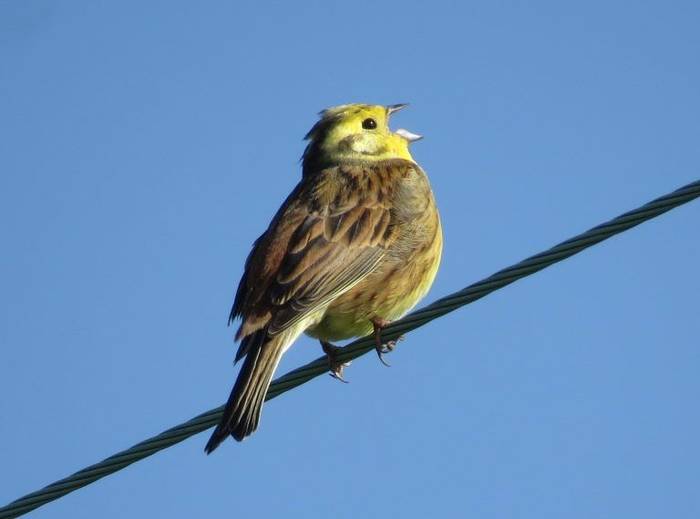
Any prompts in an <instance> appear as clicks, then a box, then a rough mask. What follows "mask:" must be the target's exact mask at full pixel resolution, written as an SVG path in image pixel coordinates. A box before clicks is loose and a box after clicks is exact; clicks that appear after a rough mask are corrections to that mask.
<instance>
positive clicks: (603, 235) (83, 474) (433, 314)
mask: <svg viewBox="0 0 700 519" xmlns="http://www.w3.org/2000/svg"><path fill="white" fill-rule="evenodd" d="M699 196H700V180H698V181H696V182H693V183H692V184H688V185H687V186H685V187H682V188H680V189H678V190H676V191H673V192H672V193H669V194H667V195H665V196H662V197H660V198H657V199H656V200H653V201H651V202H649V203H647V204H645V205H643V206H641V207H639V208H637V209H635V210H633V211H630V212H628V213H625V214H623V215H620V216H618V217H617V218H614V219H612V220H610V221H608V222H606V223H603V224H601V225H598V226H597V227H593V228H592V229H590V230H588V231H586V232H584V233H582V234H579V235H578V236H575V237H573V238H571V239H569V240H566V241H564V242H562V243H560V244H559V245H556V246H554V247H552V248H551V249H549V250H546V251H544V252H541V253H539V254H535V255H534V256H531V257H529V258H527V259H525V260H523V261H521V262H520V263H516V264H515V265H512V266H510V267H508V268H505V269H503V270H499V271H498V272H496V273H495V274H493V275H491V276H489V277H487V278H486V279H483V280H481V281H478V282H476V283H474V284H473V285H469V286H468V287H466V288H464V289H462V290H460V291H458V292H455V293H453V294H450V295H448V296H446V297H443V298H442V299H438V300H437V301H435V302H434V303H432V304H430V305H428V306H426V307H425V308H422V309H421V310H418V311H416V312H413V313H411V314H409V315H407V316H406V317H404V318H403V319H401V320H399V321H396V322H394V323H392V324H391V325H390V326H388V327H387V328H385V329H384V330H383V331H382V337H383V338H384V339H386V340H392V339H396V338H398V337H399V336H400V335H402V334H404V333H406V332H409V331H411V330H415V329H416V328H418V327H420V326H423V325H424V324H426V323H429V322H430V321H432V320H433V319H437V318H438V317H440V316H443V315H445V314H447V313H449V312H452V311H454V310H456V309H457V308H460V307H462V306H464V305H467V304H469V303H472V302H474V301H476V300H477V299H481V298H482V297H484V296H486V295H488V294H490V293H491V292H493V291H495V290H498V289H499V288H503V287H504V286H506V285H509V284H511V283H513V282H514V281H517V280H519V279H520V278H523V277H525V276H529V275H531V274H534V273H535V272H538V271H540V270H542V269H544V268H546V267H549V266H550V265H553V264H554V263H557V262H559V261H562V260H564V259H566V258H568V257H570V256H573V255H574V254H578V253H579V252H581V251H582V250H584V249H587V248H588V247H591V246H592V245H595V244H597V243H600V242H601V241H603V240H606V239H608V238H610V237H611V236H614V235H616V234H619V233H621V232H624V231H626V230H627V229H630V228H632V227H634V226H636V225H639V224H640V223H642V222H645V221H647V220H650V219H652V218H655V217H657V216H659V215H661V214H663V213H665V212H666V211H669V210H671V209H673V208H674V207H678V206H680V205H682V204H685V203H687V202H690V201H691V200H693V199H695V198H697V197H699ZM373 349H374V340H373V338H370V337H364V338H362V339H358V340H356V341H355V342H353V343H351V344H349V345H348V346H346V347H345V348H343V349H342V351H341V353H340V354H339V360H342V361H348V360H352V359H354V358H357V357H359V356H360V355H363V354H365V353H367V352H368V351H370V350H373ZM327 371H328V362H327V360H326V357H320V358H318V359H316V360H315V361H313V362H310V363H308V364H306V365H304V366H302V367H300V368H297V369H295V370H293V371H290V372H289V373H287V374H286V375H284V376H282V377H280V378H278V379H277V380H275V381H274V382H273V383H272V385H271V386H270V389H269V391H268V393H267V397H266V399H267V400H269V399H271V398H275V397H276V396H278V395H281V394H282V393H284V392H286V391H289V390H290V389H293V388H295V387H297V386H299V385H301V384H303V383H305V382H307V381H309V380H311V379H312V378H315V377H317V376H319V375H322V374H324V373H326V372H327ZM222 411H223V406H222V407H218V408H216V409H212V410H210V411H207V412H206V413H202V414H200V415H199V416H196V417H194V418H192V419H191V420H189V421H187V422H185V423H183V424H180V425H177V426H175V427H173V428H171V429H168V430H167V431H164V432H162V433H160V434H159V435H157V436H154V437H152V438H149V439H147V440H144V441H142V442H141V443H137V444H136V445H134V446H133V447H130V448H129V449H126V450H124V451H121V452H119V453H117V454H114V455H113V456H110V457H109V458H106V459H104V460H102V461H100V462H99V463H96V464H94V465H90V466H89V467H86V468H84V469H82V470H80V471H78V472H76V473H75V474H73V475H71V476H68V477H67V478H64V479H61V480H59V481H56V482H55V483H51V484H50V485H48V486H46V487H44V488H42V489H41V490H37V491H36V492H32V493H31V494H27V495H26V496H24V497H21V498H19V499H17V500H16V501H13V502H12V503H10V504H8V505H7V506H5V507H3V508H0V519H6V518H11V517H19V516H20V515H23V514H26V513H27V512H30V511H31V510H34V509H35V508H38V507H40V506H42V505H45V504H46V503H48V502H50V501H53V500H54V499H58V498H59V497H62V496H64V495H66V494H68V493H70V492H73V491H74V490H77V489H79V488H80V487H83V486H85V485H89V484H90V483H93V482H94V481H97V480H98V479H100V478H103V477H105V476H108V475H109V474H112V473H114V472H116V471H118V470H121V469H123V468H124V467H127V466H129V465H131V464H132V463H134V462H136V461H139V460H141V459H143V458H146V457H148V456H150V455H151V454H155V453H156V452H158V451H160V450H162V449H165V448H167V447H170V446H172V445H175V444H176V443H179V442H181V441H182V440H185V439H187V438H189V437H190V436H193V435H195V434H197V433H199V432H202V431H204V430H206V429H209V428H210V427H213V426H214V425H216V424H217V423H218V422H219V419H220V418H221V413H222Z"/></svg>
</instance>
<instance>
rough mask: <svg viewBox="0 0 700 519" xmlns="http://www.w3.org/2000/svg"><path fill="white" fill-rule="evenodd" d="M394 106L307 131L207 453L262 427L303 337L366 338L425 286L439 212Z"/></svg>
mask: <svg viewBox="0 0 700 519" xmlns="http://www.w3.org/2000/svg"><path fill="white" fill-rule="evenodd" d="M396 109H398V108H392V107H388V108H385V107H378V106H372V105H345V106H342V107H337V108H334V109H330V110H327V111H326V112H324V113H323V114H322V118H321V120H320V121H319V123H317V124H316V126H314V128H313V129H312V131H311V132H310V134H309V136H307V138H309V139H310V143H309V146H308V147H307V150H306V152H305V154H304V164H303V178H302V180H301V182H300V183H299V184H298V185H297V186H296V188H295V189H294V190H293V191H292V193H291V194H290V195H289V197H288V198H287V200H286V201H285V202H284V204H283V205H282V207H281V208H280V209H279V211H278V212H277V214H276V215H275V217H274V218H273V220H272V222H271V223H270V226H269V228H268V229H267V231H266V232H265V233H263V235H262V236H260V238H259V239H258V240H257V241H256V242H255V244H254V246H253V250H252V251H251V253H250V255H249V257H248V260H247V261H246V266H245V273H244V275H243V278H242V279H241V282H240V284H239V287H238V290H237V293H236V297H235V301H234V304H233V308H232V310H231V315H230V320H234V319H235V318H237V317H240V318H241V319H242V323H241V326H240V328H239V329H238V332H237V334H236V338H237V339H239V340H241V345H240V347H239V350H238V353H237V354H236V360H237V361H238V360H240V359H241V358H242V357H245V361H244V363H243V366H242V368H241V372H240V374H239V376H238V379H237V380H236V383H235V385H234V387H233V390H232V392H231V397H230V398H229V401H228V403H227V405H226V408H225V411H224V415H223V418H222V421H221V423H220V424H219V425H218V426H217V428H216V430H215V431H214V433H213V434H212V437H211V438H210V440H209V442H208V444H207V446H206V451H207V452H208V453H209V452H211V451H213V450H214V449H215V448H216V447H217V446H218V445H219V444H220V443H221V441H223V439H225V438H226V436H228V435H229V434H230V435H232V436H233V437H234V438H235V439H237V440H242V439H243V438H245V437H246V436H248V435H249V434H251V433H252V432H253V431H254V430H255V429H256V427H257V425H258V421H259V416H260V409H261V407H262V403H263V401H264V397H265V394H266V393H267V389H268V387H269V384H270V381H271V379H272V375H273V373H274V371H275V369H276V367H277V364H278V363H279V360H280V358H281V356H282V354H283V353H284V351H286V349H287V348H288V347H289V346H290V345H291V344H292V343H293V342H294V340H295V339H296V338H297V337H298V336H299V335H300V334H301V333H302V332H306V333H307V334H308V335H311V336H313V337H317V338H319V339H320V340H321V341H322V342H324V343H325V342H328V341H336V340H342V339H347V338H350V337H354V336H362V335H367V334H369V333H371V332H372V330H373V329H375V324H373V323H377V322H386V321H391V320H394V319H397V318H399V317H401V316H402V315H404V314H405V313H406V312H407V311H408V310H410V309H411V308H412V307H413V306H414V305H415V304H416V303H417V302H418V300H419V299H420V298H421V297H423V296H424V295H425V293H426V292H427V290H428V289H429V288H430V285H431V284H432V281H433V279H434V277H435V273H436V272H437V268H438V264H439V261H440V254H441V250H442V234H441V229H440V219H439V216H438V213H437V209H436V206H435V200H434V197H433V194H432V191H431V189H430V185H429V183H428V179H427V177H426V175H425V173H424V172H423V171H422V169H421V168H420V167H419V166H418V165H417V164H416V163H415V162H414V161H413V160H412V158H411V156H410V154H409V153H408V143H409V142H410V141H411V140H413V139H412V137H417V136H413V135H412V134H410V133H408V132H405V131H403V132H404V133H401V131H399V132H397V133H392V132H390V131H389V130H388V124H387V122H388V117H389V115H390V114H391V112H392V111H395V110H396ZM370 118H371V119H372V120H374V121H375V124H374V127H372V128H366V126H372V125H371V124H369V123H367V120H368V119H370ZM324 349H325V348H324Z"/></svg>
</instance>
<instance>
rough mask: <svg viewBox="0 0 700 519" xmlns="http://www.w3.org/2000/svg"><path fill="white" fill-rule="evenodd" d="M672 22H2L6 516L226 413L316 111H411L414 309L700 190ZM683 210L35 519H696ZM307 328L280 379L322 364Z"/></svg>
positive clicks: (339, 16) (633, 17)
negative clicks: (257, 287)
mask: <svg viewBox="0 0 700 519" xmlns="http://www.w3.org/2000/svg"><path fill="white" fill-rule="evenodd" d="M699 25H700V10H699V8H698V6H697V3H695V2H671V3H668V2H660V1H658V2H609V1H606V2H585V3H581V2H577V3H573V2H537V3H532V2H530V3H528V2H487V1H478V2H468V3H464V2H430V3H427V2H411V1H407V0H404V1H397V2H385V3H381V4H377V3H375V2H362V1H356V2H347V1H342V2H341V1H323V2H320V1H318V2H304V3H300V2H277V3H269V4H267V5H263V4H262V3H257V2H245V3H244V2H225V1H211V2H204V3H198V2H183V1H167V2H166V1H160V2H136V1H120V2H104V1H75V2H54V1H49V0H44V1H37V0H11V1H9V0H3V1H0V121H1V122H0V174H1V177H0V226H1V227H2V231H1V236H2V254H0V287H1V290H0V347H1V348H2V350H1V351H2V360H1V362H0V391H2V397H1V398H0V415H1V416H2V420H0V445H1V447H0V504H5V503H7V502H9V501H10V500H12V499H14V498H16V497H19V496H20V495H23V494H24V493H26V492H29V491H32V490H35V489H37V488H39V487H41V486H43V485H45V484H46V483H49V482H51V481H54V480H55V479H58V478H60V477H63V476H66V475H68V474H69V473H71V472H73V471H75V470H77V469H80V468H82V467H83V466H85V465H88V464H91V463H93V462H96V461H98V460H100V459H102V458H104V457H106V456H108V455H110V454H112V453H114V452H116V451H118V450H120V449H122V448H125V447H128V446H130V445H132V444H134V443H136V442H138V441H140V440H142V439H144V438H146V437H148V436H151V435H152V434H155V433H158V432H160V431H161V430H163V429H165V428H167V427H170V426H172V425H175V424H177V423H180V422H182V421H184V420H186V419H189V418H190V417H192V416H194V415H196V414H198V413H200V412H202V411H204V410H207V409H210V408H212V407H215V406H217V405H219V404H221V403H222V402H223V400H224V399H225V398H226V396H227V395H228V392H229V389H230V386H231V384H232V382H233V380H234V377H235V373H236V372H235V369H234V367H233V366H232V361H233V355H234V352H235V345H234V343H233V340H232V329H230V328H227V327H226V317H227V314H228V311H229V308H230V304H231V301H232V298H233V293H234V289H235V286H236V284H237V282H238V279H239V276H240V274H241V272H242V267H243V261H244V259H245V256H246V254H247V251H248V250H249V247H250V244H251V242H252V241H253V240H254V239H255V238H256V237H257V236H258V234H259V233H260V232H261V231H263V230H264V228H265V227H266V226H267V224H268V221H269V219H270V217H271V215H272V214H273V212H274V211H275V210H276V209H277V207H278V205H279V204H280V202H281V201H282V200H283V198H284V197H285V196H286V194H287V193H288V192H289V191H290V189H291V188H292V187H293V185H294V184H295V183H296V182H297V180H298V178H299V177H300V170H299V165H298V158H299V156H300V155H301V152H302V150H303V143H302V141H301V138H302V136H303V135H304V133H305V132H306V131H307V130H308V129H309V127H310V126H311V125H312V124H313V122H314V121H315V118H316V112H317V111H318V110H319V109H321V108H324V107H326V106H329V105H334V104H339V103H346V102H358V101H365V102H376V103H387V104H390V103H400V102H409V103H411V107H410V109H408V110H405V111H404V112H402V113H401V114H400V116H396V118H395V121H394V124H395V126H396V127H398V126H402V127H405V128H408V129H409V130H411V131H414V132H417V133H421V134H424V135H425V136H426V138H425V140H423V141H421V142H420V143H418V144H416V145H415V147H414V156H415V157H416V159H417V160H418V161H419V162H420V163H421V164H422V165H423V166H424V168H425V169H426V170H427V172H428V174H429V175H430V178H431V181H432V183H433V186H434V189H435V192H436V196H437V199H438V202H439V206H440V209H441V211H442V215H443V220H444V227H445V250H444V256H443V258H444V259H443V264H442V268H441V271H440V273H439V275H438V278H437V281H436V283H435V285H434V287H433V290H432V291H431V293H430V294H429V296H428V298H427V299H426V302H427V301H430V300H433V299H435V298H437V297H439V296H442V295H445V294H447V293H449V292H451V291H454V290H456V289H459V288H461V287H463V286H466V285H467V284H469V283H471V282H473V281H476V280H478V279H480V278H482V277H484V276H486V275H488V274H491V273H492V272H494V271H495V270H497V269H500V268H502V267H505V266H507V265H509V264H511V263H513V262H515V261H518V260H520V259H522V258H524V257H525V256H528V255H530V254H533V253H535V252H538V251H540V250H542V249H544V248H546V247H549V246H551V245H553V244H555V243H557V242H559V241H561V240H563V239H565V238H568V237H570V236H572V235H573V234H575V233H578V232H581V231H583V230H585V229H587V228H589V227H591V226H593V225H595V224H598V223H600V222H602V221H604V220H606V219H608V218H610V217H613V216H616V215H617V214H619V213H621V212H623V211H626V210H628V209H631V208H633V207H636V206H638V205H640V204H642V203H644V202H646V201H648V200H650V199H652V198H654V197H656V196H659V195H661V194H664V193H666V192H669V191H671V190H673V189H675V188H677V187H679V186H681V185H684V184H686V183H688V182H691V181H693V180H696V179H697V178H700V146H698V135H700V95H699V93H700V68H699V67H698V55H699V54H700V53H699V51H700V31H698V26H699ZM699 225H700V203H699V202H695V203H692V204H690V205H688V206H685V207H683V208H680V209H678V210H675V211H673V212H672V213H669V214H667V215H664V216H663V217H661V218H659V219H657V220H654V221H653V222H651V223H648V224H645V225H643V226H642V227H639V228H636V229H634V230H632V231H630V232H627V233H625V234H623V235H622V236H620V237H617V238H615V239H613V240H611V241H609V242H606V243H604V244H602V245H600V246H597V247H595V248H593V249H591V250H589V251H587V252H585V253H584V254H581V255H580V256H576V257H575V258H573V259H571V260H568V261H566V262H564V263H561V264H558V265H557V266H555V267H553V268H551V269H547V270H546V271H544V272H541V273H539V274H537V275H535V276H533V277H530V278H527V279H526V280H524V281H521V282H519V283H517V284H515V285H512V286H510V287H508V288H506V289H504V290H502V291H500V292H498V293H496V294H494V295H492V296H490V297H488V298H486V299H483V300H481V301H479V302H477V303H476V304H473V305H470V306H469V307H467V308H465V309H463V310H461V311H459V312H457V313H454V314H452V315H450V316H448V317H446V318H443V319H440V320H439V321H436V322H434V323H432V324H430V325H429V326H427V327H425V328H422V329H421V330H419V331H416V332H414V333H411V334H410V335H409V336H408V338H407V340H406V341H404V342H403V343H401V345H400V347H399V349H398V350H397V351H396V352H395V353H393V354H392V355H391V358H390V362H391V363H392V367H391V368H390V369H387V368H384V367H383V366H381V365H380V364H379V363H378V361H377V359H376V357H374V356H372V355H369V356H366V357H364V358H362V359H360V360H358V361H356V362H355V363H353V365H352V366H351V368H350V369H349V371H348V372H347V377H348V378H349V380H350V381H351V383H350V384H347V385H344V384H340V383H338V382H336V381H334V380H333V379H331V378H330V377H326V376H324V377H320V378H318V379H316V380H314V381H312V382H311V383H309V384H307V385H305V386H303V387H302V388H300V389H298V390H295V391H293V392H291V393H288V394H286V395H284V396H283V397H282V398H279V399H277V400H274V401H273V402H270V403H269V404H268V405H267V406H266V408H265V412H264V414H263V422H262V427H261V429H260V430H259V431H258V433H257V434H256V435H255V436H254V437H253V438H252V439H250V440H248V441H246V442H244V443H243V444H237V443H235V442H233V441H229V442H227V443H226V444H224V445H223V446H222V447H221V448H220V449H219V450H217V451H216V453H215V454H214V455H212V456H209V457H207V456H205V455H204V454H203V447H204V443H205V441H206V438H207V437H208V433H205V434H200V435H198V436H196V437H194V438H191V439H189V440H187V441H185V442H184V443H182V444H180V445H178V446H176V447H174V448H171V449H168V450H167V451H164V452H162V453H160V454H158V455H156V456H154V457H152V458H149V459H147V460H145V461H143V462H140V463H138V464H136V465H133V466H131V467H129V468H128V469H126V470H124V471H122V472H119V473H118V474H116V475H114V476H111V477H109V478H107V479H104V480H102V481H99V482H98V483H96V484H93V485H91V486H89V487H87V488H85V489H82V490H80V491H78V492H75V493H73V494H71V495H69V496H67V497H65V498H63V499H61V500H60V501H57V502H55V503H52V504H50V505H48V506H46V507H44V508H42V509H40V510H38V511H37V512H35V516H36V517H46V518H49V517H51V518H53V517H61V518H63V517H66V518H68V517H70V518H93V517H98V516H99V517H104V518H112V517H115V518H116V517H149V516H158V517H161V516H167V517H171V518H179V517H193V516H207V517H279V516H280V515H281V514H285V513H286V514H287V516H289V517H302V516H303V517H326V516H333V517H338V518H345V517H348V518H351V517H352V518H356V517H425V516H426V514H432V515H433V516H434V517H470V518H479V519H484V518H494V519H495V518H503V517H512V518H533V519H535V518H536V519H542V518H546V517H552V518H561V517H567V518H569V519H575V518H585V519H590V518H592V517H596V518H597V517H601V518H602V517H611V518H612V517H634V518H636V519H640V518H661V517H664V518H665V517H673V518H674V519H682V518H697V517H699V516H700V493H698V481H699V480H700V444H699V443H698V438H699V437H700V411H699V410H698V395H700V377H698V372H699V370H700V344H699V340H698V318H699V313H698V300H699V296H700V276H699V275H698V265H699V264H700V239H699V237H700V236H699V233H698V228H699ZM320 353H321V352H320V348H319V347H318V345H317V343H315V342H314V341H312V340H311V339H308V338H303V339H301V340H300V341H299V342H298V343H297V345H296V346H295V347H294V348H293V349H292V350H291V351H290V353H289V355H287V356H286V357H285V359H284V362H283V365H282V366H281V369H280V372H279V373H283V372H286V371H288V370H289V369H292V368H294V367H296V366H297V365H299V364H301V363H303V362H306V361H308V360H310V359H313V358H316V357H317V356H319V355H320Z"/></svg>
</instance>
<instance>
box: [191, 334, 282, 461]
mask: <svg viewBox="0 0 700 519" xmlns="http://www.w3.org/2000/svg"><path fill="white" fill-rule="evenodd" d="M284 339H285V337H284V334H281V335H277V336H275V337H269V336H268V335H267V330H265V329H262V330H259V331H257V332H255V333H253V334H251V335H249V336H248V337H246V338H245V339H243V343H246V342H248V344H245V346H246V348H247V349H248V354H247V355H246V357H245V360H244V362H243V366H242V367H241V371H240V373H239V374H238V378H237V379H236V383H235V384H234V385H233V389H232V390H231V396H229V399H228V402H227V403H226V406H225V407H224V413H223V416H222V418H221V422H220V423H219V425H217V426H216V429H214V432H213V433H212V435H211V438H209V441H208V442H207V445H206V447H205V448H204V450H205V451H206V453H207V454H210V453H211V452H213V451H214V449H216V448H217V447H218V446H219V444H220V443H221V442H222V441H224V440H225V439H226V437H227V436H228V435H229V434H230V435H231V436H233V437H234V438H235V439H236V440H238V441H241V440H243V438H245V437H246V436H249V435H250V434H252V433H253V431H255V429H257V427H258V423H259V421H260V412H261V410H262V405H263V402H264V401H265V395H266V394H267V390H268V388H269V387H270V382H271V381H272V375H273V374H274V372H275V370H276V369H277V365H278V364H279V361H280V359H281V358H282V354H283V353H284V346H285V340H284ZM243 345H244V344H242V346H243Z"/></svg>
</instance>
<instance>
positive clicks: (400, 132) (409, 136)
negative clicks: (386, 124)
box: [394, 128, 423, 142]
mask: <svg viewBox="0 0 700 519" xmlns="http://www.w3.org/2000/svg"><path fill="white" fill-rule="evenodd" d="M394 133H395V134H396V135H398V136H400V137H403V138H404V139H406V140H407V141H408V142H416V141H419V140H421V139H422V138H423V136H422V135H418V134H417V133H411V132H409V131H408V130H404V129H403V128H399V129H398V130H396V131H395V132H394Z"/></svg>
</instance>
